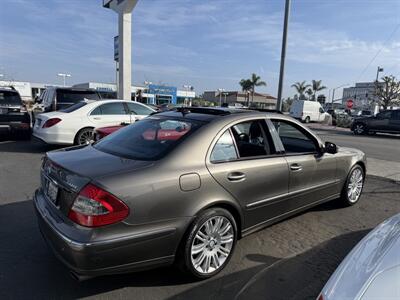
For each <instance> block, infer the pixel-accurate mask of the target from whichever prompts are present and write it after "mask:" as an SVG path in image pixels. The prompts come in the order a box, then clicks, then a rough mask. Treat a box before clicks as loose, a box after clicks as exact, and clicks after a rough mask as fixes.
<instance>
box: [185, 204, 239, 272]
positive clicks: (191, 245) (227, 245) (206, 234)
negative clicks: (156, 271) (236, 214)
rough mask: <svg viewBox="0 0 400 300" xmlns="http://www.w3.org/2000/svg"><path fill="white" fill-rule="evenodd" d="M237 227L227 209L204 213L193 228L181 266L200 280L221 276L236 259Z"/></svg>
mask: <svg viewBox="0 0 400 300" xmlns="http://www.w3.org/2000/svg"><path fill="white" fill-rule="evenodd" d="M236 241H237V226H236V222H235V219H234V218H233V216H232V215H231V214H230V213H229V212H228V211H227V210H225V209H222V208H210V209H207V210H205V211H202V212H201V213H200V214H199V215H198V216H197V217H196V219H195V220H194V222H193V224H192V225H191V226H190V227H189V229H188V231H187V234H186V236H185V237H184V241H183V243H182V245H181V249H180V257H179V258H178V259H179V261H178V263H179V267H180V268H181V270H182V271H184V272H185V273H189V274H190V275H191V276H192V277H195V278H197V279H206V278H210V277H212V276H214V275H216V274H218V273H219V272H220V271H221V270H222V269H223V268H224V267H225V266H226V265H227V264H228V262H229V260H230V259H231V257H232V254H233V251H234V249H235V245H236Z"/></svg>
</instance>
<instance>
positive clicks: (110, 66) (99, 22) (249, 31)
mask: <svg viewBox="0 0 400 300" xmlns="http://www.w3.org/2000/svg"><path fill="white" fill-rule="evenodd" d="M101 3H102V1H100V0H63V1H61V0H59V1H57V0H2V1H1V4H2V5H1V10H0V41H1V42H0V73H2V74H4V75H5V76H6V77H7V78H9V79H14V80H25V81H35V82H48V83H61V79H60V78H57V76H56V74H57V73H59V72H68V73H70V74H72V78H71V79H69V83H79V82H87V81H99V82H113V81H114V78H115V71H114V70H115V65H114V62H113V36H114V35H116V34H117V15H116V14H115V13H113V12H112V11H110V10H107V9H104V8H102V6H101ZM283 10H284V0H247V1H239V0H230V1H228V0H214V1H210V0H204V1H201V0H197V1H196V0H139V2H138V4H137V6H136V8H135V10H134V13H133V26H132V33H133V40H132V51H133V54H132V56H133V57H132V61H133V81H134V82H135V83H137V84H142V83H143V81H144V80H148V81H152V82H154V83H163V84H171V85H176V86H178V87H181V86H182V85H183V84H191V85H193V86H194V87H195V89H196V91H198V92H202V91H204V90H213V89H217V88H225V89H226V90H237V89H239V88H240V87H239V85H238V82H239V81H240V79H242V78H247V77H249V76H250V74H251V73H252V72H255V73H257V74H258V75H260V76H261V77H262V79H263V80H264V81H266V82H267V87H261V88H259V91H261V92H268V93H270V94H272V95H276V93H277V84H278V72H279V59H280V48H281V38H282V22H283ZM399 15H400V1H398V0H325V1H323V0H293V1H292V8H291V17H290V25H289V36H288V49H287V61H286V75H285V84H284V96H291V95H293V94H294V90H293V88H291V87H290V85H291V84H292V83H294V82H296V81H302V80H307V81H310V80H311V79H321V80H322V81H323V84H324V85H326V86H328V88H333V87H336V86H339V85H342V84H346V83H350V84H352V83H354V82H355V81H370V80H373V79H374V77H375V73H376V68H377V66H378V65H380V66H383V67H384V68H385V73H387V74H393V75H395V76H397V77H400V28H398V27H399V24H400V18H399ZM396 28H397V31H394V30H395V29H396ZM389 38H390V39H389ZM378 52H379V55H378V56H377V57H376V59H375V60H374V61H373V62H372V63H371V64H370V66H369V67H368V68H366V67H367V65H368V64H369V62H370V61H371V59H372V58H373V57H374V56H375V55H376V54H377V53H378ZM326 94H328V90H326ZM339 94H340V92H339Z"/></svg>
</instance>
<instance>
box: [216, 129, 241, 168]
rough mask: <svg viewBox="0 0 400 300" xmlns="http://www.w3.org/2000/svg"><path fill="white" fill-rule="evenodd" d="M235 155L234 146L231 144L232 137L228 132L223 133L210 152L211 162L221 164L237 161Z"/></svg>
mask: <svg viewBox="0 0 400 300" xmlns="http://www.w3.org/2000/svg"><path fill="white" fill-rule="evenodd" d="M237 158H238V156H237V153H236V149H235V144H234V142H233V138H232V135H231V133H230V131H229V130H227V131H225V133H224V134H223V135H221V137H220V138H219V140H218V142H217V143H216V144H215V146H214V149H213V151H212V152H211V157H210V161H211V162H222V161H230V160H235V159H237Z"/></svg>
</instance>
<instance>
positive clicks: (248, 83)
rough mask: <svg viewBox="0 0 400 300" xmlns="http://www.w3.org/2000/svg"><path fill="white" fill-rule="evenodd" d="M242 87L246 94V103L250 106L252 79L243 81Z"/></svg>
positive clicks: (241, 82)
mask: <svg viewBox="0 0 400 300" xmlns="http://www.w3.org/2000/svg"><path fill="white" fill-rule="evenodd" d="M239 84H240V86H241V87H242V91H243V92H245V93H246V102H247V105H249V101H250V99H249V94H248V93H249V92H250V91H251V87H252V83H251V81H250V79H242V80H240V82H239Z"/></svg>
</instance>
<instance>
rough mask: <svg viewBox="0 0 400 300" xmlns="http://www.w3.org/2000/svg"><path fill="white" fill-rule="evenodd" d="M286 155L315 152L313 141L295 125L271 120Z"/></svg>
mask: <svg viewBox="0 0 400 300" xmlns="http://www.w3.org/2000/svg"><path fill="white" fill-rule="evenodd" d="M272 123H273V124H274V125H275V128H276V131H277V132H278V134H279V137H280V138H281V141H282V144H283V147H284V148H285V152H286V153H310V152H316V151H317V148H316V146H315V144H314V141H313V140H312V139H311V138H310V137H309V136H308V135H307V134H306V133H304V132H303V131H302V130H300V129H299V128H298V127H297V126H296V125H295V124H292V123H289V122H286V121H278V120H272Z"/></svg>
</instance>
